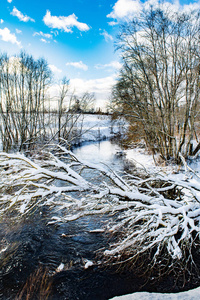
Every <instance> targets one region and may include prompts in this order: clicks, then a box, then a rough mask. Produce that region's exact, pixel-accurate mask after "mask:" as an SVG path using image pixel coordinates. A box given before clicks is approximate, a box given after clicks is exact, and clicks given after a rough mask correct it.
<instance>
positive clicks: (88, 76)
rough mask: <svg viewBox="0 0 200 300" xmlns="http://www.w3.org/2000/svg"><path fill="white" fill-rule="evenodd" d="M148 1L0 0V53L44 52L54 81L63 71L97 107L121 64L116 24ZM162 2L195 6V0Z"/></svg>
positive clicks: (77, 90) (150, 0) (152, 0)
mask: <svg viewBox="0 0 200 300" xmlns="http://www.w3.org/2000/svg"><path fill="white" fill-rule="evenodd" d="M164 2H165V1H164ZM148 3H151V4H152V5H156V3H157V0H148V1H144V0H143V1H140V0H40V1H39V0H34V1H24V0H0V52H1V53H4V52H6V53H7V54H9V55H10V56H12V55H15V54H19V53H20V51H21V50H25V51H26V52H27V53H28V54H32V55H33V57H34V58H35V59H37V58H39V57H44V58H45V59H46V60H47V62H48V64H49V67H50V68H51V70H52V72H53V74H54V80H55V82H56V81H57V82H58V81H59V80H60V79H61V78H62V77H64V76H66V77H67V78H68V79H69V80H70V85H71V88H72V89H73V90H74V91H75V93H76V94H77V95H81V93H84V92H86V91H87V92H93V93H94V94H95V97H96V99H97V103H96V106H97V107H98V106H100V107H103V106H105V105H106V103H107V102H108V101H109V98H110V91H111V87H112V85H113V84H114V83H115V80H116V78H117V73H118V72H119V69H120V66H121V62H120V55H119V53H117V52H116V51H115V46H114V44H115V41H116V36H117V33H118V32H119V24H120V23H121V22H123V21H125V20H126V19H127V18H131V17H132V16H134V15H135V14H137V13H138V11H140V9H141V8H142V7H143V6H144V5H147V4H148ZM166 3H168V4H169V5H171V7H172V9H176V10H179V9H185V8H188V7H191V6H195V7H198V8H200V4H199V3H200V2H198V1H189V0H180V2H179V0H174V1H173V2H170V3H169V2H166Z"/></svg>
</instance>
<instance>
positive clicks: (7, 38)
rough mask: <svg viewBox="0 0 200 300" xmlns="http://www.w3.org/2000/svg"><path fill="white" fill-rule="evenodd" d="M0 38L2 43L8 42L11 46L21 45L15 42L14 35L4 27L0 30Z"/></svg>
mask: <svg viewBox="0 0 200 300" xmlns="http://www.w3.org/2000/svg"><path fill="white" fill-rule="evenodd" d="M0 36H1V39H2V41H4V42H10V43H12V44H16V45H17V46H19V47H20V45H21V43H20V42H19V41H18V40H17V38H16V35H15V34H14V33H11V32H10V30H9V29H8V28H7V27H5V28H4V29H0Z"/></svg>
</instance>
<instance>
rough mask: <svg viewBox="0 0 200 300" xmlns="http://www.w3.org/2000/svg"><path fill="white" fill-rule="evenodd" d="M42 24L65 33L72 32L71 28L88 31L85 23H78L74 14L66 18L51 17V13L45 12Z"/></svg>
mask: <svg viewBox="0 0 200 300" xmlns="http://www.w3.org/2000/svg"><path fill="white" fill-rule="evenodd" d="M43 21H44V23H45V24H46V25H47V26H48V27H50V28H54V29H60V30H64V31H65V32H72V28H73V27H76V28H78V29H79V30H80V31H87V30H89V26H88V25H87V24H85V23H81V22H79V21H78V18H77V17H76V15H75V14H72V15H70V16H68V17H64V16H59V17H57V16H52V15H51V12H50V11H49V10H47V12H46V15H45V16H44V18H43Z"/></svg>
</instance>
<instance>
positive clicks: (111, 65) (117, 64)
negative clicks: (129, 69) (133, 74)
mask: <svg viewBox="0 0 200 300" xmlns="http://www.w3.org/2000/svg"><path fill="white" fill-rule="evenodd" d="M121 67H122V64H120V62H118V61H111V62H110V63H109V64H105V65H102V64H97V65H96V66H95V68H96V69H107V68H112V69H117V70H119V69H121Z"/></svg>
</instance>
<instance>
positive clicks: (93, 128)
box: [77, 114, 127, 142]
mask: <svg viewBox="0 0 200 300" xmlns="http://www.w3.org/2000/svg"><path fill="white" fill-rule="evenodd" d="M77 125H78V126H79V125H80V126H82V135H81V137H80V142H86V141H90V142H92V141H93V142H96V141H97V140H103V139H108V138H111V137H112V136H113V135H114V134H116V133H118V132H123V131H124V129H125V122H123V121H120V122H115V123H114V124H112V122H111V117H110V116H107V115H89V114H88V115H83V119H82V118H81V119H80V120H79V121H78V124H77ZM126 125H127V124H126Z"/></svg>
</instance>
